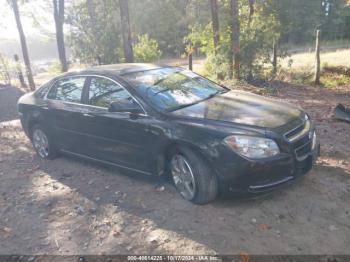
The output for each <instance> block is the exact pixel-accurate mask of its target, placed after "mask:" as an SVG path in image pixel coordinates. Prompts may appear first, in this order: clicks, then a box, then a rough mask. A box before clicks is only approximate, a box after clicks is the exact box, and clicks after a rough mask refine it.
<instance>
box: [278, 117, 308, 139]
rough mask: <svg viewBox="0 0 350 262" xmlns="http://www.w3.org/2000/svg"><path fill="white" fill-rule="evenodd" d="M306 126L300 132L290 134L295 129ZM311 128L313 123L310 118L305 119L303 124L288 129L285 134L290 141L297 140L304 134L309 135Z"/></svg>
mask: <svg viewBox="0 0 350 262" xmlns="http://www.w3.org/2000/svg"><path fill="white" fill-rule="evenodd" d="M301 127H304V128H303V129H302V130H301V131H300V132H299V133H297V134H295V135H292V136H290V137H289V135H290V134H292V133H293V132H294V131H295V130H297V129H299V128H301ZM310 129H311V123H310V120H306V121H303V123H302V124H300V125H298V126H297V127H295V128H293V129H291V130H289V131H287V132H286V133H285V134H284V135H283V136H284V138H285V139H286V140H287V141H288V142H295V141H297V140H298V139H300V138H302V137H303V136H305V135H307V134H308V133H309V131H310Z"/></svg>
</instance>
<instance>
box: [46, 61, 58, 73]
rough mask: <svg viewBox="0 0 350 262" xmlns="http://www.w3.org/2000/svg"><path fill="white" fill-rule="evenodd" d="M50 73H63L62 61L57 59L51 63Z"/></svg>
mask: <svg viewBox="0 0 350 262" xmlns="http://www.w3.org/2000/svg"><path fill="white" fill-rule="evenodd" d="M47 71H48V73H49V74H50V75H57V74H59V73H61V63H60V61H59V60H55V61H53V62H51V63H50V64H49V67H48V70H47Z"/></svg>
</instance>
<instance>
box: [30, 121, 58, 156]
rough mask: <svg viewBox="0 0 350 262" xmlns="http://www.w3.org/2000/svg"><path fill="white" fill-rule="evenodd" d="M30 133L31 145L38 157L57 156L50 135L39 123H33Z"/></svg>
mask: <svg viewBox="0 0 350 262" xmlns="http://www.w3.org/2000/svg"><path fill="white" fill-rule="evenodd" d="M30 134H31V141H32V144H33V147H34V149H35V151H36V152H37V154H38V156H39V157H40V158H42V159H54V158H55V157H56V156H57V152H56V149H55V147H54V145H53V143H52V140H51V138H50V135H49V134H48V132H47V131H46V130H45V129H44V128H43V127H42V126H41V125H38V124H36V125H34V126H33V127H32V128H31V132H30ZM43 148H45V150H44V149H43Z"/></svg>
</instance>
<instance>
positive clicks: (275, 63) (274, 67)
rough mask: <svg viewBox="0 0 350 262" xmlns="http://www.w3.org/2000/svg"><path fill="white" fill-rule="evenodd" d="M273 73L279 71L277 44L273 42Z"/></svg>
mask: <svg viewBox="0 0 350 262" xmlns="http://www.w3.org/2000/svg"><path fill="white" fill-rule="evenodd" d="M272 66H273V74H274V75H276V73H277V44H276V42H274V43H273V58H272Z"/></svg>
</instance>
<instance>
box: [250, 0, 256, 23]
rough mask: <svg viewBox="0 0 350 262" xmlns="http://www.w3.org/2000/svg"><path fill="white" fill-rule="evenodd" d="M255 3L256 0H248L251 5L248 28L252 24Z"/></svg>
mask: <svg viewBox="0 0 350 262" xmlns="http://www.w3.org/2000/svg"><path fill="white" fill-rule="evenodd" d="M254 3H255V0H248V5H249V18H248V28H250V25H251V23H252V18H253V15H254V12H255V9H254Z"/></svg>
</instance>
